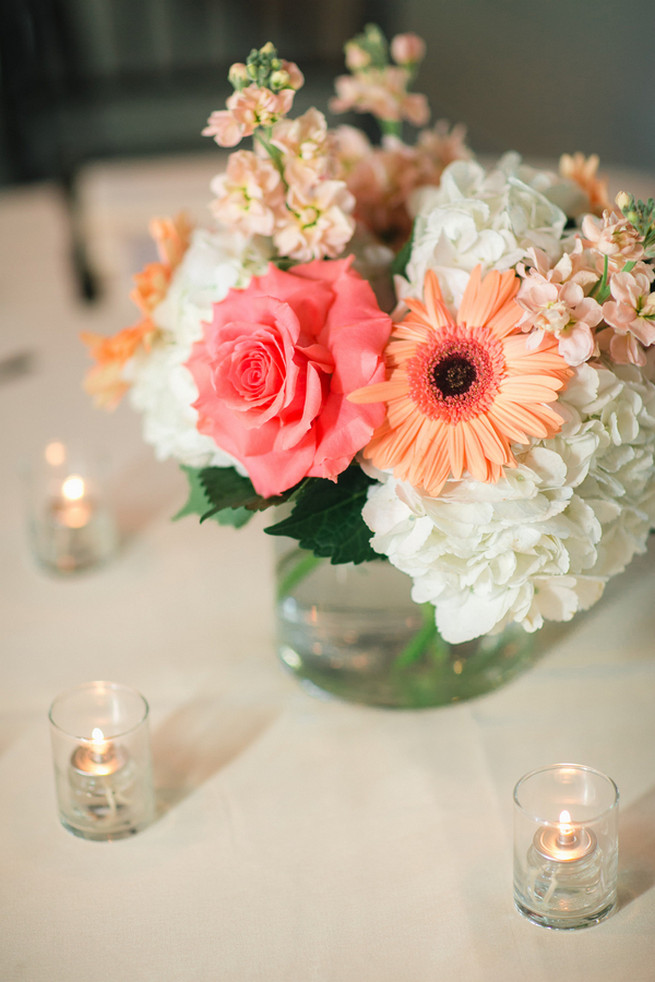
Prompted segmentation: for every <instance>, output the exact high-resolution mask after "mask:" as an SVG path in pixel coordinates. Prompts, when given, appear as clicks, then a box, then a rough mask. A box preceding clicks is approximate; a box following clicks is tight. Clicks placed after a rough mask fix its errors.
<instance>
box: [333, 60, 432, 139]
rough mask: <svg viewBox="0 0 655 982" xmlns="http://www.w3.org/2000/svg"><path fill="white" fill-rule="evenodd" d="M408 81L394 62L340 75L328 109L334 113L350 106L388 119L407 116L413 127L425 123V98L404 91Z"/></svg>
mask: <svg viewBox="0 0 655 982" xmlns="http://www.w3.org/2000/svg"><path fill="white" fill-rule="evenodd" d="M407 83H408V74H407V70H406V69H405V68H402V67H400V66H395V65H389V66H387V67H385V68H370V69H368V71H362V72H357V73H356V74H355V75H339V77H338V78H337V79H335V83H334V85H335V89H336V92H337V94H336V96H335V97H334V98H333V99H332V100H331V101H330V109H331V111H332V112H333V113H344V112H348V110H350V109H353V110H354V111H355V112H359V113H372V114H373V115H374V116H376V117H377V118H378V119H382V120H385V121H388V122H399V121H400V120H403V119H406V120H407V121H408V122H410V123H412V124H413V125H414V126H424V125H425V123H427V121H428V119H429V116H430V110H429V108H428V103H427V99H426V98H425V96H424V95H422V94H420V93H418V92H407Z"/></svg>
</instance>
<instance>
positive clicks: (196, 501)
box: [173, 466, 210, 522]
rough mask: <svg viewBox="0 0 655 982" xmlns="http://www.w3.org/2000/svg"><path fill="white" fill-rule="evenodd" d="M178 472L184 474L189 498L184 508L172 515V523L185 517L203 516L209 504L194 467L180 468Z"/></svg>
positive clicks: (198, 472) (198, 473) (197, 471)
mask: <svg viewBox="0 0 655 982" xmlns="http://www.w3.org/2000/svg"><path fill="white" fill-rule="evenodd" d="M180 470H181V471H183V473H184V474H186V478H187V481H188V482H189V497H188V499H187V502H186V504H185V505H184V507H183V508H181V509H180V510H179V511H178V513H177V514H176V515H173V521H174V522H177V521H179V519H180V518H186V516H187V515H204V514H205V512H206V511H207V510H208V509H209V508H210V502H209V500H208V498H207V495H206V494H205V491H204V488H203V486H202V484H201V481H200V471H199V470H196V468H194V467H184V466H181V467H180Z"/></svg>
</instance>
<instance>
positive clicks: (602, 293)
mask: <svg viewBox="0 0 655 982" xmlns="http://www.w3.org/2000/svg"><path fill="white" fill-rule="evenodd" d="M608 271H609V258H608V257H607V256H605V266H604V268H603V275H602V276H601V278H600V279H599V280H598V283H596V286H595V287H594V288H593V290H592V291H591V296H592V297H593V298H594V300H596V301H597V302H598V303H600V304H603V303H605V301H606V300H607V298H608V297H609V295H610V291H609V286H608V285H607V277H608Z"/></svg>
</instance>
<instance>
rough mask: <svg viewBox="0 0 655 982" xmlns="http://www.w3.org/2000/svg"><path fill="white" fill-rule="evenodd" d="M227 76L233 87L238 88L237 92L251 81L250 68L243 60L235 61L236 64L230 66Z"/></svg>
mask: <svg viewBox="0 0 655 982" xmlns="http://www.w3.org/2000/svg"><path fill="white" fill-rule="evenodd" d="M227 77H228V81H229V83H230V85H231V86H232V88H234V89H236V90H237V92H238V91H240V90H241V89H243V88H245V86H246V85H248V84H249V83H250V77H249V75H248V69H247V68H246V66H245V65H244V64H243V62H240V61H237V62H235V63H234V65H232V66H231V67H230V71H229V72H228V76H227Z"/></svg>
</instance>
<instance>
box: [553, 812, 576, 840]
mask: <svg viewBox="0 0 655 982" xmlns="http://www.w3.org/2000/svg"><path fill="white" fill-rule="evenodd" d="M558 824H559V829H558V836H557V841H558V842H559V844H560V845H561V846H565V845H571V844H572V843H573V842H574V840H575V829H574V828H573V826H572V825H571V813H570V812H569V811H567V810H566V809H565V808H564V809H563V810H562V811H561V812H560V813H559V823H558Z"/></svg>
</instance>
